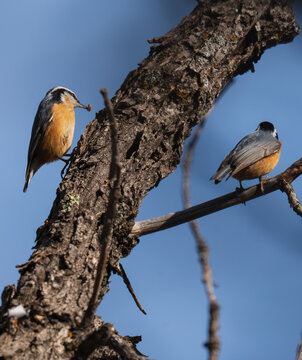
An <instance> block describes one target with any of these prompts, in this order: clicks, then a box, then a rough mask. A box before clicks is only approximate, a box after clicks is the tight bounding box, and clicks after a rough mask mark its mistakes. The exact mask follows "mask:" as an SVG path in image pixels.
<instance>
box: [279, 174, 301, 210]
mask: <svg viewBox="0 0 302 360" xmlns="http://www.w3.org/2000/svg"><path fill="white" fill-rule="evenodd" d="M280 190H281V191H283V192H285V193H286V195H287V198H288V202H289V205H290V207H291V208H293V210H294V212H295V213H296V214H297V215H299V216H301V217H302V205H301V204H300V202H299V200H298V197H297V195H296V193H295V190H294V188H293V186H292V184H289V183H288V182H286V181H285V180H281V188H280Z"/></svg>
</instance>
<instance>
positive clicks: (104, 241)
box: [82, 88, 121, 327]
mask: <svg viewBox="0 0 302 360" xmlns="http://www.w3.org/2000/svg"><path fill="white" fill-rule="evenodd" d="M101 94H102V95H103V97H104V102H105V105H106V109H107V111H108V116H109V120H110V133H111V162H110V173H109V183H110V184H112V189H111V191H110V195H109V203H108V208H107V212H106V214H105V219H104V227H103V232H102V235H101V238H100V244H101V251H100V259H99V262H98V266H97V270H96V276H95V283H94V287H93V292H92V296H91V298H90V301H89V304H88V308H87V310H86V313H85V316H84V318H83V321H82V326H83V327H85V326H87V325H88V323H89V322H91V320H92V317H93V315H94V313H95V312H96V309H97V306H98V301H97V300H98V296H99V292H100V285H101V284H102V282H103V279H104V276H105V270H106V267H107V264H108V257H109V251H110V246H111V241H112V233H113V219H114V216H115V212H116V206H117V202H118V200H119V198H120V193H119V186H120V175H121V164H120V162H119V151H118V146H117V144H118V139H117V123H116V120H115V118H114V115H113V108H112V104H111V101H110V100H109V98H108V92H107V89H105V88H103V89H102V90H101Z"/></svg>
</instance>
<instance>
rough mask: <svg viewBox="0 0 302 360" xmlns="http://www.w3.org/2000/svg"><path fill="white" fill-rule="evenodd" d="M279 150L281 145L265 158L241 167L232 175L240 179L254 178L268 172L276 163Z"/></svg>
mask: <svg viewBox="0 0 302 360" xmlns="http://www.w3.org/2000/svg"><path fill="white" fill-rule="evenodd" d="M280 151H281V147H280V149H279V151H277V152H276V153H274V154H272V155H269V156H266V157H265V158H263V159H261V160H259V161H257V162H255V163H254V164H252V165H250V166H248V167H246V168H245V169H242V170H241V171H239V172H238V173H237V174H236V175H234V176H233V177H234V178H235V179H237V180H240V181H241V180H251V179H256V178H259V177H260V176H264V175H266V174H268V173H269V172H271V171H272V170H273V169H274V167H275V166H276V165H277V164H278V161H279V158H280Z"/></svg>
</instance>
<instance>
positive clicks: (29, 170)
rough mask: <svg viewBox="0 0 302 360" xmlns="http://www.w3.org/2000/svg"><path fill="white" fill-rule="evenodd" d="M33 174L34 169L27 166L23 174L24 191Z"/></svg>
mask: <svg viewBox="0 0 302 360" xmlns="http://www.w3.org/2000/svg"><path fill="white" fill-rule="evenodd" d="M33 175H34V170H33V168H32V167H29V166H28V167H27V169H26V175H25V184H24V188H23V192H26V190H27V188H28V185H29V183H30V180H31V178H32V177H33Z"/></svg>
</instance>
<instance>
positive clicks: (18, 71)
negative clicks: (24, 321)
mask: <svg viewBox="0 0 302 360" xmlns="http://www.w3.org/2000/svg"><path fill="white" fill-rule="evenodd" d="M194 6H195V2H194V1H191V0H190V1H189V0H188V1H180V0H177V1H168V0H165V1H163V0H152V1H151V0H145V1H141V0H129V1H127V2H126V1H124V0H116V1H111V2H108V1H99V0H90V1H89V2H83V1H78V0H65V1H59V0H53V1H40V0H29V1H27V2H20V1H16V0H9V1H8V0H3V1H1V4H0V34H1V44H2V56H1V58H0V76H1V84H2V86H1V87H0V99H1V100H0V106H1V107H0V108H1V119H2V121H1V127H2V131H1V142H0V151H1V154H3V156H2V174H3V175H2V177H1V198H2V211H1V239H2V241H1V243H0V249H1V251H0V288H1V289H2V288H3V287H4V286H5V285H7V284H11V283H16V281H17V279H18V277H19V275H18V272H17V270H16V269H15V265H16V264H19V263H23V262H25V261H26V260H27V259H28V257H29V256H30V254H31V252H32V250H31V247H32V246H33V245H34V239H35V231H36V229H37V227H38V226H40V225H41V224H43V223H44V220H45V219H46V218H47V216H48V214H49V211H50V208H51V206H52V202H53V200H54V198H55V191H56V188H57V187H58V185H59V182H60V171H61V168H62V166H63V164H62V162H57V163H53V164H50V165H47V166H44V167H42V168H41V169H40V170H39V171H38V173H37V174H36V175H35V176H34V178H33V179H32V182H31V183H30V186H29V189H28V192H27V193H26V194H23V192H22V188H23V185H24V175H25V168H26V158H27V149H28V143H29V138H30V132H31V127H32V122H33V119H34V116H35V113H36V109H37V106H38V104H39V102H40V101H41V99H42V98H43V96H44V95H45V93H46V91H47V90H49V89H50V88H51V87H54V86H58V85H62V86H66V87H68V88H70V89H71V90H73V91H75V92H76V94H77V95H78V98H79V100H80V101H81V102H82V103H84V104H88V103H91V104H92V112H91V113H88V112H86V111H81V110H80V109H78V110H76V118H77V121H76V130H75V137H74V143H73V146H74V145H75V144H76V143H77V141H78V139H79V137H80V135H81V133H82V132H83V131H84V129H85V127H86V126H87V124H88V123H89V121H91V120H93V117H94V113H95V112H97V111H98V110H100V109H101V108H102V107H103V101H102V98H101V96H100V94H99V90H100V88H101V87H107V88H108V90H109V93H110V95H111V96H113V95H114V93H115V91H116V90H117V89H118V88H119V86H120V85H121V83H122V82H123V80H124V78H125V77H126V75H127V74H128V72H129V71H130V70H132V69H134V68H136V67H137V63H138V62H140V61H141V60H142V59H143V58H145V57H146V56H147V55H148V50H149V45H148V43H147V41H146V40H147V39H149V38H152V37H154V36H159V35H161V34H163V33H165V32H166V31H168V30H169V29H171V28H172V27H174V26H176V25H177V24H178V22H179V21H180V20H181V19H182V17H183V16H185V15H187V14H189V13H190V11H191V9H193V7H194ZM301 20H302V19H301V17H299V18H298V22H299V23H300V24H301V23H302V21H301ZM301 55H302V40H301V37H300V36H298V37H297V38H296V39H295V41H294V42H293V43H291V44H288V45H281V46H278V47H276V48H273V49H270V50H268V51H267V52H266V53H265V54H264V56H263V57H262V58H261V60H260V61H259V63H258V64H256V65H255V69H256V72H255V73H253V74H252V73H248V74H244V75H243V76H239V77H237V78H236V81H235V83H234V85H233V86H232V87H231V88H230V89H229V90H228V92H227V93H226V94H225V96H224V97H223V98H222V99H221V100H220V101H219V103H218V105H217V107H216V108H215V109H214V111H213V112H212V114H211V117H210V118H209V120H208V122H207V124H206V127H205V129H204V132H203V133H202V135H201V138H200V141H199V144H198V146H197V149H196V156H195V159H194V163H193V172H192V187H191V195H192V203H193V204H197V203H200V202H203V201H207V200H209V199H212V198H215V197H217V196H220V195H222V194H225V193H227V192H230V191H233V190H234V188H235V187H236V186H237V182H236V181H235V180H233V179H230V180H229V181H228V182H222V183H221V184H219V185H214V184H213V183H212V182H209V181H208V179H209V178H210V176H211V175H212V174H213V173H214V172H215V171H216V169H217V167H218V166H219V164H220V162H221V160H222V159H223V158H224V156H225V155H226V154H227V153H228V152H229V151H230V150H231V149H232V148H233V147H234V145H235V144H236V143H237V142H238V141H239V140H240V139H241V138H242V137H243V136H244V135H246V134H247V133H249V132H251V131H253V130H254V129H255V128H256V127H257V125H258V123H259V122H261V121H265V120H266V121H271V122H273V123H274V125H275V126H276V128H277V130H278V133H279V137H280V139H281V140H282V141H283V147H282V153H281V158H280V162H279V164H278V166H277V167H276V169H275V170H274V171H273V172H272V175H275V174H277V173H279V172H281V171H282V170H284V169H285V168H287V167H288V166H289V165H290V164H291V163H293V162H294V161H295V160H297V159H298V158H300V157H301V133H302V122H301V119H302V101H301V100H302V96H301V83H302V67H301ZM256 182H257V181H250V182H246V183H245V184H244V186H248V185H250V184H254V183H256ZM294 187H295V190H296V192H297V195H298V196H299V197H300V199H302V194H301V191H302V180H301V179H298V180H296V181H295V183H294ZM181 208H182V203H181V171H180V168H178V169H177V170H176V171H175V172H174V173H173V174H172V175H170V176H169V177H168V178H167V179H165V180H164V181H162V182H161V184H160V185H159V187H158V188H156V189H154V190H152V191H151V192H150V193H149V195H148V196H147V197H146V198H145V199H144V200H143V205H142V207H141V209H140V214H139V218H138V219H139V220H142V219H146V218H150V217H155V216H159V215H163V214H165V213H167V212H172V211H176V210H179V209H181ZM199 224H200V228H201V231H202V233H203V235H204V237H205V238H206V240H207V241H208V244H209V246H210V259H211V264H212V268H213V276H214V280H215V284H216V285H217V286H216V295H217V298H218V301H219V303H220V305H221V326H220V335H221V338H222V352H221V357H220V359H221V360H229V359H232V360H237V359H238V360H239V359H240V360H241V359H245V360H254V359H257V360H262V359H263V360H264V359H274V360H279V359H280V360H284V359H294V356H295V350H296V346H297V344H298V341H299V336H300V332H301V329H302V310H301V303H302V286H301V285H302V284H301V271H302V262H301V255H302V243H301V230H302V229H301V218H298V216H297V215H295V214H294V213H293V211H292V210H291V209H290V208H289V206H288V203H287V199H286V196H285V195H284V194H282V193H281V192H276V193H273V194H270V195H268V196H265V197H262V198H260V199H257V200H254V201H251V202H248V203H247V206H243V205H240V206H236V207H233V208H230V209H227V210H224V211H221V212H219V213H216V214H213V215H210V216H208V217H205V218H203V219H201V220H200V221H199ZM122 263H123V265H124V267H125V270H126V271H127V273H128V276H129V278H130V279H131V281H132V285H133V287H134V289H135V291H136V293H137V296H138V297H139V299H140V301H141V303H142V305H143V307H144V308H145V309H146V311H147V313H148V315H147V316H144V315H143V314H141V313H140V312H139V310H138V309H137V308H136V306H135V304H134V302H133V301H132V299H131V297H130V295H129V293H128V292H127V289H126V288H125V286H124V284H123V283H122V281H121V280H120V279H119V278H118V277H117V276H113V277H112V282H111V284H110V288H111V291H110V292H109V293H108V295H107V296H106V297H105V299H104V301H103V303H102V304H101V306H100V308H99V309H98V314H100V315H101V316H102V317H103V318H104V319H105V321H110V322H113V324H114V326H115V327H116V328H117V329H118V331H119V332H120V334H122V335H126V334H127V335H142V337H143V342H142V343H141V345H139V349H140V350H141V351H142V352H143V353H145V354H148V355H149V356H150V357H151V358H154V359H158V360H160V359H165V360H166V359H174V360H182V359H191V360H195V359H196V360H197V359H206V350H205V349H204V348H203V346H202V344H203V343H204V342H205V341H206V339H207V337H206V332H207V321H208V314H207V307H208V303H207V299H206V297H205V292H204V289H203V287H202V284H201V271H200V266H199V263H198V256H197V254H196V246H195V241H194V239H193V238H192V236H191V234H190V231H189V228H188V226H187V225H183V226H179V227H177V228H174V229H170V230H167V231H164V232H160V233H156V234H153V235H148V236H145V237H142V238H141V241H140V244H139V245H138V246H137V247H136V248H135V249H134V250H133V252H132V253H131V255H130V256H129V257H128V258H126V259H123V260H122ZM188 349H190V353H188Z"/></svg>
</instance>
